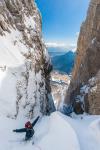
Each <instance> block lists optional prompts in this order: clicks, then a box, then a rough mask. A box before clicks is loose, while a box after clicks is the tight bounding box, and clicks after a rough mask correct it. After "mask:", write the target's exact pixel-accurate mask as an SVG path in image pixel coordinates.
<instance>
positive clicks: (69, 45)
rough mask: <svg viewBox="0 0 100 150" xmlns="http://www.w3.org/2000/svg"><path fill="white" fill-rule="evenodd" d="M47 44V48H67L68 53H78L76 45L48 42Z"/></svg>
mask: <svg viewBox="0 0 100 150" xmlns="http://www.w3.org/2000/svg"><path fill="white" fill-rule="evenodd" d="M45 44H46V46H47V48H49V47H52V48H53V47H54V48H56V47H58V48H65V50H66V51H68V50H72V51H76V44H66V43H58V42H47V43H45Z"/></svg>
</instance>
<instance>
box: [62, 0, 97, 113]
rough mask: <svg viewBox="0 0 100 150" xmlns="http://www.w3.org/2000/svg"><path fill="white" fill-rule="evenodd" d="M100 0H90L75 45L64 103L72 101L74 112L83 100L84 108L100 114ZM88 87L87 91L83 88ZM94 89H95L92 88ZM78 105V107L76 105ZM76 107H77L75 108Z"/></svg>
mask: <svg viewBox="0 0 100 150" xmlns="http://www.w3.org/2000/svg"><path fill="white" fill-rule="evenodd" d="M99 72H100V0H91V2H90V5H89V9H88V12H87V18H86V20H85V22H83V24H82V26H81V30H80V35H79V39H78V45H77V57H76V63H75V66H74V70H73V75H72V81H71V84H70V87H69V90H68V93H67V96H66V100H65V102H66V103H70V102H72V103H74V105H75V109H76V112H78V113H79V112H80V110H81V109H77V108H78V107H79V104H78V105H77V103H76V102H78V101H80V102H82V101H84V110H85V111H86V112H88V113H91V114H100V98H99V97H100V78H99V75H100V73H99ZM84 87H86V89H87V87H88V92H87V91H86V89H85V91H84V90H83V92H82V89H84ZM92 89H95V90H92ZM77 106H78V107H77ZM76 107H77V108H76Z"/></svg>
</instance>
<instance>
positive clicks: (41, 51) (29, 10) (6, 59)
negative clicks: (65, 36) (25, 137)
mask: <svg viewBox="0 0 100 150" xmlns="http://www.w3.org/2000/svg"><path fill="white" fill-rule="evenodd" d="M41 26H42V24H41V16H40V13H39V11H38V9H37V7H36V5H35V2H34V1H33V0H0V114H4V115H6V116H8V117H11V116H12V117H17V116H18V115H20V116H26V117H28V118H33V117H34V116H37V115H41V114H43V115H47V114H50V113H51V112H52V111H54V110H55V108H54V104H53V101H52V96H51V89H50V81H49V78H50V75H49V74H50V71H51V69H52V66H51V64H50V59H49V56H48V53H47V50H46V48H45V45H44V42H43V39H42V35H41Z"/></svg>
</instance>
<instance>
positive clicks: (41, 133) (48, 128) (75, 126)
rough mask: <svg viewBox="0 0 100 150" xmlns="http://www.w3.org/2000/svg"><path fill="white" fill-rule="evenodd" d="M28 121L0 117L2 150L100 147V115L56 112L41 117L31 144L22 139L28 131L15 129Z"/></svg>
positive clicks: (88, 149)
mask: <svg viewBox="0 0 100 150" xmlns="http://www.w3.org/2000/svg"><path fill="white" fill-rule="evenodd" d="M24 122H25V120H23V121H21V120H20V119H17V120H12V119H9V118H4V117H2V116H0V150H100V116H87V115H81V116H80V115H79V116H76V115H74V116H73V117H72V118H70V117H67V116H65V115H63V114H61V113H60V112H55V113H52V114H51V116H50V117H43V118H42V119H40V120H39V122H38V123H37V125H36V126H35V136H34V137H33V139H32V140H31V141H29V142H27V143H25V142H23V141H22V139H23V138H24V134H18V133H13V132H12V130H13V129H15V128H20V127H23V124H24ZM33 141H34V144H32V143H33Z"/></svg>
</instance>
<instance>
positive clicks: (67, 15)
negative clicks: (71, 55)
mask: <svg viewBox="0 0 100 150" xmlns="http://www.w3.org/2000/svg"><path fill="white" fill-rule="evenodd" d="M35 1H36V3H37V5H38V7H39V9H40V12H41V14H42V31H43V37H44V40H45V41H46V42H58V43H59V42H60V43H76V39H77V34H78V32H79V31H80V25H81V23H82V21H84V19H85V17H86V12H87V8H88V5H89V0H35Z"/></svg>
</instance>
